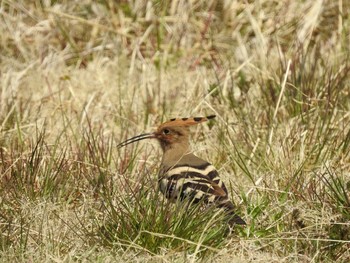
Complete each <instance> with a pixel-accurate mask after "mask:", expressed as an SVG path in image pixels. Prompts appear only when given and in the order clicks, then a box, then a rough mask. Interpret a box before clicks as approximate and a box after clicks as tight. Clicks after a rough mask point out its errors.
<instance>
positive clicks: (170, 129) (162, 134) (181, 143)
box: [118, 115, 215, 152]
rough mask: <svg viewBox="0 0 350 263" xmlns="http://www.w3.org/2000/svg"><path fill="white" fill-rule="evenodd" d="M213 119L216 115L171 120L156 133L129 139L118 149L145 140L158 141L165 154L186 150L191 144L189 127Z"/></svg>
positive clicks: (160, 126)
mask: <svg viewBox="0 0 350 263" xmlns="http://www.w3.org/2000/svg"><path fill="white" fill-rule="evenodd" d="M213 118H215V115H211V116H207V117H193V118H176V119H171V120H170V121H167V122H164V123H163V124H161V125H159V127H158V128H157V130H156V131H155V132H152V133H145V134H141V135H138V136H135V137H132V138H130V139H127V140H126V141H124V142H122V143H120V144H119V145H118V148H121V147H123V146H126V145H128V144H130V143H134V142H137V141H141V140H144V139H157V140H158V141H159V143H160V145H161V147H162V149H163V151H164V152H165V151H167V150H168V149H170V148H175V147H176V148H186V147H188V143H189V142H188V137H189V127H190V126H193V125H196V124H198V123H201V122H204V121H207V120H209V119H213Z"/></svg>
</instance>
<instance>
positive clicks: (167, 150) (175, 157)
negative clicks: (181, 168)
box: [162, 143, 190, 167]
mask: <svg viewBox="0 0 350 263" xmlns="http://www.w3.org/2000/svg"><path fill="white" fill-rule="evenodd" d="M189 153H190V147H189V144H188V143H181V144H180V143H176V144H172V145H167V146H166V147H164V148H163V159H162V166H165V167H170V166H174V165H176V164H177V163H178V162H179V161H180V160H181V158H182V157H183V156H185V155H186V154H189Z"/></svg>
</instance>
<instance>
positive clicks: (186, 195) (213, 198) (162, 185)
mask: <svg viewBox="0 0 350 263" xmlns="http://www.w3.org/2000/svg"><path fill="white" fill-rule="evenodd" d="M213 118H215V115H211V116H207V117H194V118H176V119H171V120H170V121H167V122H165V123H163V124H161V125H160V126H159V127H158V128H157V130H156V131H155V132H152V133H145V134H141V135H138V136H135V137H132V138H130V139H127V140H126V141H124V142H122V143H120V144H119V145H118V148H121V147H123V146H125V145H128V144H130V143H134V142H137V141H140V140H144V139H151V138H154V139H157V140H158V141H159V143H160V146H161V148H162V150H163V158H162V162H161V167H160V171H159V174H158V183H159V189H160V191H161V192H162V193H163V195H164V196H165V197H166V198H167V199H170V200H177V199H180V200H184V199H189V200H190V201H191V202H193V203H197V202H199V201H201V200H203V201H204V202H205V203H208V204H213V205H216V206H217V207H220V208H224V209H225V210H226V211H227V213H228V215H229V216H230V221H229V223H230V224H231V225H233V224H238V225H245V224H246V223H245V221H244V220H243V219H242V218H241V217H239V216H238V215H237V214H236V213H235V212H234V209H235V206H234V204H233V203H232V202H231V201H230V199H229V197H228V191H227V188H226V186H225V184H224V183H223V181H221V179H220V178H219V174H218V172H217V171H216V169H215V168H214V166H213V165H212V164H210V163H209V162H207V161H205V160H203V159H201V158H199V157H197V156H196V155H194V154H193V153H191V152H190V149H189V146H190V145H189V126H192V125H196V124H198V123H201V122H205V121H207V120H209V119H213Z"/></svg>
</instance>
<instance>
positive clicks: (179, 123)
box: [158, 115, 216, 129]
mask: <svg viewBox="0 0 350 263" xmlns="http://www.w3.org/2000/svg"><path fill="white" fill-rule="evenodd" d="M215 117H216V116H215V115H210V116H207V117H192V118H174V119H171V120H170V121H167V122H164V123H162V124H161V125H160V126H159V127H158V129H161V128H163V127H188V126H192V125H196V124H198V123H201V122H205V121H207V120H210V119H214V118H215Z"/></svg>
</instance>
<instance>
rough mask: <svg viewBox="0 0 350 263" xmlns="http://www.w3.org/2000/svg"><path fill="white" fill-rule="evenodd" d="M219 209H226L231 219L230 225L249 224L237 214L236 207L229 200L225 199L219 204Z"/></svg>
mask: <svg viewBox="0 0 350 263" xmlns="http://www.w3.org/2000/svg"><path fill="white" fill-rule="evenodd" d="M218 207H221V208H224V209H225V211H226V213H227V216H228V217H229V221H228V222H229V224H230V225H231V226H233V225H246V224H247V223H246V222H245V221H244V220H243V219H242V218H241V217H240V216H239V215H237V214H236V213H235V205H234V204H233V203H232V202H231V201H230V200H229V199H225V200H222V201H221V202H219V203H218Z"/></svg>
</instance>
